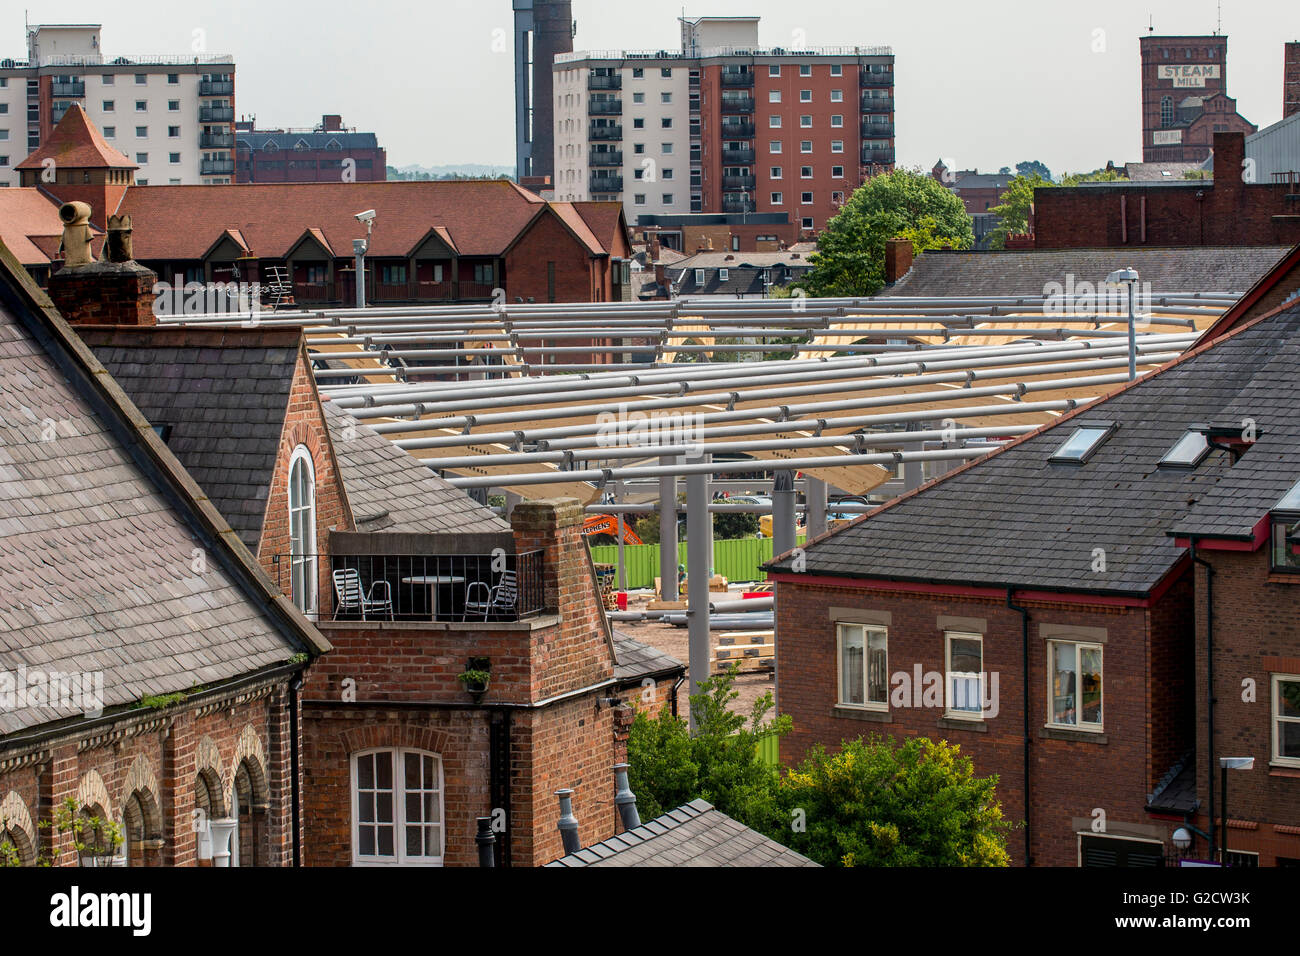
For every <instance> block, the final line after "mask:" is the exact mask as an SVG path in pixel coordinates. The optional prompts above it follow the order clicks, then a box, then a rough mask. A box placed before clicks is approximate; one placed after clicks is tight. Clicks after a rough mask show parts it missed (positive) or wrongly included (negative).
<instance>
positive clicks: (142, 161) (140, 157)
mask: <svg viewBox="0 0 1300 956" xmlns="http://www.w3.org/2000/svg"><path fill="white" fill-rule="evenodd" d="M135 161H136V163H138V164H139V165H141V166H145V165H148V163H149V154H148V153H136V154H135Z"/></svg>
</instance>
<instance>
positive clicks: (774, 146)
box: [767, 139, 781, 153]
mask: <svg viewBox="0 0 1300 956" xmlns="http://www.w3.org/2000/svg"><path fill="white" fill-rule="evenodd" d="M767 150H768V152H770V153H779V152H781V141H780V140H779V139H774V140H772V142H770V143H768V144H767Z"/></svg>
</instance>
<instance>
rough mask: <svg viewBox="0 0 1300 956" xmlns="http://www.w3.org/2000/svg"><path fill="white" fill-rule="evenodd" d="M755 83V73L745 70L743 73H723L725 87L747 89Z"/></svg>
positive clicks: (723, 85) (723, 86)
mask: <svg viewBox="0 0 1300 956" xmlns="http://www.w3.org/2000/svg"><path fill="white" fill-rule="evenodd" d="M753 85H754V74H753V73H751V72H749V71H745V72H743V73H723V74H722V88H723V89H746V88H750V87H752V86H753Z"/></svg>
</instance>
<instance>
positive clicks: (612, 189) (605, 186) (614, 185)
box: [590, 176, 623, 193]
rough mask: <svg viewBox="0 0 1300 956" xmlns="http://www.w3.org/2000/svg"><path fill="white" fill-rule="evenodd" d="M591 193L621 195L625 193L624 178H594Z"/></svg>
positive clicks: (592, 178)
mask: <svg viewBox="0 0 1300 956" xmlns="http://www.w3.org/2000/svg"><path fill="white" fill-rule="evenodd" d="M590 187H591V188H590V191H591V192H593V193H621V192H622V191H623V177H622V176H592V177H591V184H590Z"/></svg>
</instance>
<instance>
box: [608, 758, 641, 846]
mask: <svg viewBox="0 0 1300 956" xmlns="http://www.w3.org/2000/svg"><path fill="white" fill-rule="evenodd" d="M627 768H628V765H627V764H625V763H616V764H614V806H616V807H618V815H619V817H620V818H621V819H622V821H623V829H624V830H625V831H626V830H635V829H636V828H637V827H639V826H640V825H641V815H640V814H639V813H637V812H636V794H635V793H633V792H632V788H631V787H630V786H628V782H627Z"/></svg>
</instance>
